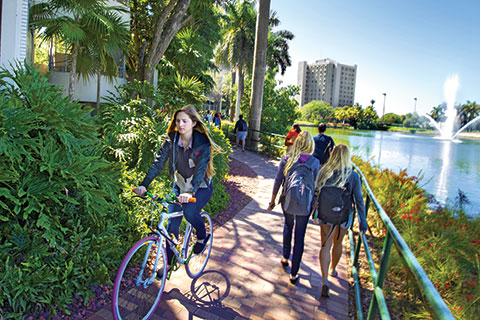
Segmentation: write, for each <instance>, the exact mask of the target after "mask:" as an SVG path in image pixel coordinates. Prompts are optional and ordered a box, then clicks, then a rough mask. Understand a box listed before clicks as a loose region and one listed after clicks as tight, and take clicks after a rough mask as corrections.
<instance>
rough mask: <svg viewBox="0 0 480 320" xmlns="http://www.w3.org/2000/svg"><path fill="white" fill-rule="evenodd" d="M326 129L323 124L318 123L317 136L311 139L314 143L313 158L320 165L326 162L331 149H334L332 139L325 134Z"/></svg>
mask: <svg viewBox="0 0 480 320" xmlns="http://www.w3.org/2000/svg"><path fill="white" fill-rule="evenodd" d="M326 129H327V126H326V125H325V123H320V124H319V125H318V135H316V136H315V137H313V141H315V149H314V150H313V156H314V157H315V158H317V159H318V160H319V161H320V164H321V165H324V164H325V163H326V162H327V160H328V157H329V156H330V153H331V152H332V150H333V147H335V142H333V139H332V137H330V136H327V135H326V134H325V130H326Z"/></svg>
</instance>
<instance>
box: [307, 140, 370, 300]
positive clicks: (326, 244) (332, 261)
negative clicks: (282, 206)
mask: <svg viewBox="0 0 480 320" xmlns="http://www.w3.org/2000/svg"><path fill="white" fill-rule="evenodd" d="M315 190H316V193H317V194H318V200H317V204H318V206H317V207H316V208H315V210H317V213H318V219H319V220H320V237H321V249H320V255H319V260H320V267H321V273H322V292H321V294H322V296H324V297H328V296H329V289H330V285H329V281H328V277H329V276H333V277H336V276H337V271H336V267H337V264H338V262H339V261H340V257H341V255H342V249H343V248H342V241H343V237H344V236H345V234H346V233H347V229H348V228H349V227H350V226H351V225H352V222H353V204H355V207H356V209H357V214H358V219H359V226H360V231H361V232H363V233H365V231H366V230H367V219H366V213H365V205H364V203H363V196H362V184H361V181H360V177H359V175H358V173H356V172H355V171H353V169H352V162H351V159H350V151H349V150H348V147H347V146H346V145H343V144H340V145H338V146H336V147H335V148H333V150H332V154H331V155H330V158H329V159H328V161H327V163H326V164H325V165H324V166H323V167H322V168H321V169H320V172H319V173H318V176H317V180H316V183H315ZM332 246H333V248H332Z"/></svg>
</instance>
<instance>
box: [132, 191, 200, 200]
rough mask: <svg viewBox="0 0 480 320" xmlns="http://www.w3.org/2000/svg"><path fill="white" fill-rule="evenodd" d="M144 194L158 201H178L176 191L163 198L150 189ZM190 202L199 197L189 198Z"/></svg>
mask: <svg viewBox="0 0 480 320" xmlns="http://www.w3.org/2000/svg"><path fill="white" fill-rule="evenodd" d="M132 192H135V189H132ZM142 196H143V197H144V196H148V197H150V198H151V199H152V200H154V201H158V202H175V201H178V197H177V195H176V194H175V193H170V194H169V195H167V196H165V197H163V198H162V197H160V196H159V195H154V194H151V193H150V192H148V191H145V192H144V193H143V195H142ZM188 202H197V198H194V197H191V198H190V199H188Z"/></svg>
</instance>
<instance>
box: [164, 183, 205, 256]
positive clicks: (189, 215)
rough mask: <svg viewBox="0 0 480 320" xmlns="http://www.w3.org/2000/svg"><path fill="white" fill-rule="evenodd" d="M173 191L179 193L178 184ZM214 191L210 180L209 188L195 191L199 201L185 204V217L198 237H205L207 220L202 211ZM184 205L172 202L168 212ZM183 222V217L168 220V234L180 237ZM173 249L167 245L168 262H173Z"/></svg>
mask: <svg viewBox="0 0 480 320" xmlns="http://www.w3.org/2000/svg"><path fill="white" fill-rule="evenodd" d="M172 192H173V193H175V194H179V193H180V190H179V189H178V187H177V186H175V187H174V188H173V190H172ZM212 193H213V185H212V183H211V182H210V185H209V186H208V187H207V188H199V189H198V190H197V192H196V193H195V198H197V202H189V203H184V204H183V215H184V216H185V219H187V221H188V222H190V224H191V225H192V226H193V228H194V229H195V232H196V233H197V239H198V240H202V239H205V237H206V236H207V233H206V231H205V222H204V220H203V218H202V217H201V216H200V212H201V211H202V209H203V207H205V205H206V204H207V202H208V200H210V198H211V197H212ZM181 210H182V206H180V205H178V204H171V205H169V207H168V212H169V213H170V212H177V211H181ZM181 223H182V217H176V218H172V219H170V220H169V221H168V225H167V231H168V234H172V233H173V234H174V235H175V237H176V238H177V239H178V232H179V229H180V224H181ZM172 257H173V251H172V250H171V249H170V246H168V245H167V261H168V264H170V263H171V262H172Z"/></svg>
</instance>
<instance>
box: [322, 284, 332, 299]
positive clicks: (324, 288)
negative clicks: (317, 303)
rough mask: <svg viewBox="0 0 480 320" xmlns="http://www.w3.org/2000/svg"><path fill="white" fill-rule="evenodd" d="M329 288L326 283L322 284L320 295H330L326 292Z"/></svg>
mask: <svg viewBox="0 0 480 320" xmlns="http://www.w3.org/2000/svg"><path fill="white" fill-rule="evenodd" d="M329 290H330V288H329V287H328V285H326V284H324V285H323V286H322V297H326V298H328V297H329V296H330V294H329V293H328V291H329Z"/></svg>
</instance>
